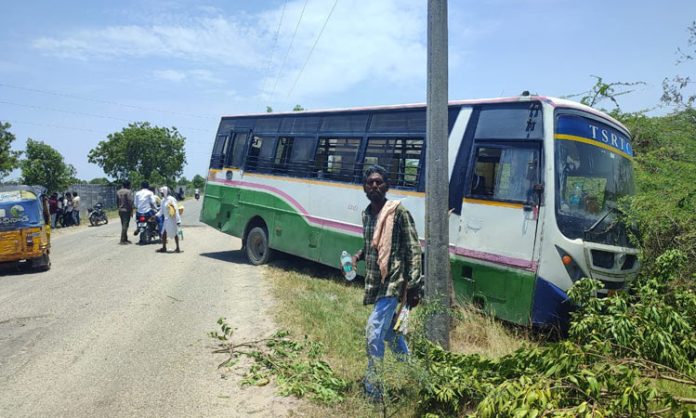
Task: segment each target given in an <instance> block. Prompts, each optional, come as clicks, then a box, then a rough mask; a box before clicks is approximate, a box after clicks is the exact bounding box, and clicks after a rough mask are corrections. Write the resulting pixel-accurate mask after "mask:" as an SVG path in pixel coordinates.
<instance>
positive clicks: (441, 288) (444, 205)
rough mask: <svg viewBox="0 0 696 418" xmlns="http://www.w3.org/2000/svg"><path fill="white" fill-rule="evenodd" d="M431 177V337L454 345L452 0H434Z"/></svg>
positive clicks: (430, 45)
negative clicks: (434, 307)
mask: <svg viewBox="0 0 696 418" xmlns="http://www.w3.org/2000/svg"><path fill="white" fill-rule="evenodd" d="M427 105H428V110H427V128H426V129H427V130H426V137H427V145H426V166H425V167H426V175H425V191H426V198H425V241H426V247H425V279H426V282H425V296H426V298H428V299H430V300H432V301H437V303H438V304H439V305H440V310H439V312H438V313H437V314H435V315H433V316H432V317H431V318H429V319H428V322H427V323H426V333H427V337H428V339H430V340H431V341H433V342H436V343H439V344H440V345H442V347H443V348H446V349H447V348H449V329H450V320H449V307H450V294H449V293H450V285H449V281H450V280H451V279H450V262H449V216H448V213H447V212H448V210H449V208H448V206H449V179H448V172H447V167H448V164H447V133H448V132H447V0H428V99H427Z"/></svg>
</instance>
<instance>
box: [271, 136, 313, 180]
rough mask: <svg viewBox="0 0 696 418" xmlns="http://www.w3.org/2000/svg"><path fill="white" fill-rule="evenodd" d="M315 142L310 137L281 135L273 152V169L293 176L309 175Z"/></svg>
mask: <svg viewBox="0 0 696 418" xmlns="http://www.w3.org/2000/svg"><path fill="white" fill-rule="evenodd" d="M316 142H317V141H316V139H315V138H310V137H281V138H280V139H279V142H278V148H277V149H276V153H275V169H274V171H275V172H277V173H280V174H285V175H288V176H293V177H309V176H310V173H311V171H312V167H313V161H312V156H313V155H314V147H315V145H316Z"/></svg>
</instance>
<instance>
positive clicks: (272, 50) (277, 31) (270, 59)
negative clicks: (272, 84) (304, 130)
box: [261, 0, 288, 92]
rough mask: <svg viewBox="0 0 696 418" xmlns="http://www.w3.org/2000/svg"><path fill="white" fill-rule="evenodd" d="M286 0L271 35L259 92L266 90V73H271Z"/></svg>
mask: <svg viewBox="0 0 696 418" xmlns="http://www.w3.org/2000/svg"><path fill="white" fill-rule="evenodd" d="M287 4H288V0H285V1H284V2H283V10H282V11H281V12H280V20H279V21H278V27H277V28H276V31H275V34H274V35H273V46H272V47H271V53H270V55H269V57H268V65H267V66H266V73H265V74H266V77H264V80H263V88H262V89H261V92H265V91H266V82H267V81H268V75H269V74H270V73H271V66H272V65H273V55H275V50H276V46H277V45H278V35H279V34H280V28H281V26H283V18H284V17H285V6H287Z"/></svg>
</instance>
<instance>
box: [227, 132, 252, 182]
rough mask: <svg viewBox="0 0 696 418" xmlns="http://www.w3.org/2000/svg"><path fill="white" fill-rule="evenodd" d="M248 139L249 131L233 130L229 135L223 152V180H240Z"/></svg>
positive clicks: (249, 136)
mask: <svg viewBox="0 0 696 418" xmlns="http://www.w3.org/2000/svg"><path fill="white" fill-rule="evenodd" d="M250 138H251V129H246V128H242V129H235V130H233V131H232V132H231V133H230V141H229V143H228V144H227V149H226V150H225V151H224V153H225V155H224V161H225V178H226V179H227V180H240V179H241V177H242V175H243V172H242V170H243V168H244V167H243V166H244V162H245V161H246V159H247V158H246V153H247V145H248V144H249V139H250Z"/></svg>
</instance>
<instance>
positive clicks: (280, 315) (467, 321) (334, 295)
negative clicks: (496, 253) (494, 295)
mask: <svg viewBox="0 0 696 418" xmlns="http://www.w3.org/2000/svg"><path fill="white" fill-rule="evenodd" d="M264 276H265V277H266V279H267V280H268V281H269V283H270V284H271V289H272V293H273V296H274V298H275V300H276V303H277V307H276V309H275V312H276V314H275V320H276V323H277V324H278V325H279V327H281V328H283V329H287V330H288V331H290V333H291V336H292V337H293V338H296V339H302V338H304V336H305V335H306V336H307V337H308V338H310V339H312V340H314V341H320V342H322V343H323V344H324V345H325V347H326V356H325V360H326V361H327V362H328V363H329V365H330V366H331V367H332V368H333V369H334V371H335V372H336V374H337V375H338V376H340V377H341V378H343V379H345V380H346V381H348V382H349V383H350V388H349V390H348V393H347V394H346V399H345V401H343V402H342V403H340V404H338V405H335V406H333V407H325V406H318V405H314V404H308V405H306V406H305V407H303V408H302V409H301V411H297V412H299V413H301V414H302V415H303V416H311V417H326V416H333V417H356V416H360V417H363V416H364V417H372V416H383V415H384V413H385V412H386V415H389V416H392V415H393V416H399V417H409V416H416V414H417V408H416V407H417V404H416V402H417V399H416V398H417V396H415V395H416V394H415V393H414V392H413V391H414V390H415V387H407V388H405V389H404V387H403V386H404V385H406V386H408V385H410V384H411V382H415V380H414V379H418V371H417V368H409V367H407V366H404V365H403V364H401V363H397V362H395V361H394V360H393V358H392V357H391V355H390V354H387V356H386V361H385V370H386V373H385V380H387V382H388V385H389V386H390V387H392V388H394V392H396V394H397V396H400V397H401V398H402V399H401V400H400V401H398V402H396V403H391V404H387V405H386V407H385V406H375V405H373V404H370V403H369V402H367V400H366V399H365V398H364V397H363V396H362V383H361V380H362V378H363V375H364V372H365V367H366V364H367V357H366V353H365V323H366V321H367V317H368V316H369V314H370V312H371V310H372V306H363V304H362V299H363V291H364V290H363V286H362V283H361V282H357V281H356V282H353V283H348V282H346V281H345V280H343V278H342V277H341V275H340V272H339V271H338V269H331V268H328V267H324V266H321V265H319V264H316V263H312V262H309V261H306V260H301V259H299V258H294V257H290V256H285V257H284V258H282V259H280V260H278V261H277V262H275V263H274V264H273V265H270V266H266V267H264ZM458 316H459V318H458V319H457V320H455V322H454V327H453V330H452V332H451V347H450V348H451V350H452V351H455V352H463V353H478V354H482V355H485V356H487V357H491V358H495V357H500V356H502V355H505V354H508V353H511V352H512V351H514V350H516V349H517V348H519V347H521V346H522V345H523V344H525V343H529V340H527V339H526V338H524V337H525V336H526V333H525V332H524V330H522V331H520V330H519V329H516V328H510V327H507V326H505V325H502V324H501V323H500V322H498V321H496V320H494V319H492V318H490V317H485V316H482V315H480V314H479V313H478V312H476V311H475V310H473V309H467V308H465V309H462V310H461V315H458ZM387 351H388V350H387ZM413 386H415V383H414V385H413ZM385 409H386V411H385Z"/></svg>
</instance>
